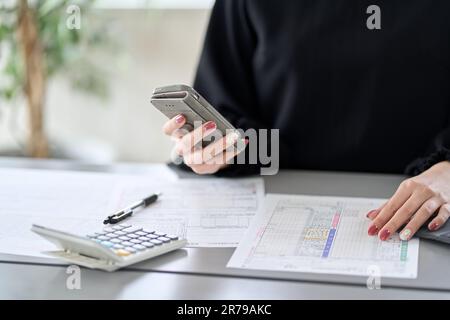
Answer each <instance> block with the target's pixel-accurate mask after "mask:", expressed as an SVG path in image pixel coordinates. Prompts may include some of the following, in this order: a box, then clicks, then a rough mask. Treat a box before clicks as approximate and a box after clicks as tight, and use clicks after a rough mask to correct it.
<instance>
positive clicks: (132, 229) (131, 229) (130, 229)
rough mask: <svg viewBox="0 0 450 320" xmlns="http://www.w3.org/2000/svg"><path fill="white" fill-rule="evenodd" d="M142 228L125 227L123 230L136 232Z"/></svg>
mask: <svg viewBox="0 0 450 320" xmlns="http://www.w3.org/2000/svg"><path fill="white" fill-rule="evenodd" d="M141 230H142V228H141V227H129V228H126V229H123V230H122V231H124V232H126V233H134V232H136V231H141Z"/></svg>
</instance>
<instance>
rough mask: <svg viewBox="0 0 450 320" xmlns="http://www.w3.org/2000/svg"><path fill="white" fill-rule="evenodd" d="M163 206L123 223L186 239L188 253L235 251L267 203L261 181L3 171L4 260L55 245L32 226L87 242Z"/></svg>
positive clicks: (0, 198)
mask: <svg viewBox="0 0 450 320" xmlns="http://www.w3.org/2000/svg"><path fill="white" fill-rule="evenodd" d="M158 191H161V192H162V195H161V196H160V198H159V199H158V201H157V202H156V203H155V204H153V205H151V206H149V207H148V208H145V209H143V210H138V211H136V213H135V214H134V215H133V216H132V217H131V218H129V219H126V220H125V221H124V222H126V223H129V224H133V225H139V226H143V227H147V228H154V229H158V230H161V231H165V232H167V233H177V234H179V235H182V236H186V237H187V239H188V241H189V245H190V246H222V247H227V246H228V247H229V246H236V245H237V243H238V242H239V240H240V239H241V237H242V235H243V234H244V232H245V231H246V229H247V227H248V225H249V223H250V219H251V218H252V217H253V216H254V215H255V214H256V212H257V210H259V206H260V205H261V204H262V199H263V196H264V185H263V181H262V179H236V180H229V179H215V178H211V179H192V180H186V179H180V180H177V181H173V179H171V178H168V179H163V177H162V176H159V177H158V178H157V179H152V177H151V176H145V177H140V176H131V175H117V174H106V173H86V172H72V171H53V170H30V169H23V170H22V169H0V221H1V224H2V227H1V228H0V239H1V241H0V253H9V254H18V255H30V256H43V255H42V254H41V253H40V252H42V251H46V250H54V246H53V245H52V244H51V243H50V242H48V241H46V240H44V239H43V238H41V237H39V236H38V235H36V234H34V233H33V232H31V231H30V228H31V225H32V224H33V223H35V224H40V225H43V226H47V227H52V228H55V229H60V230H63V231H67V232H71V233H74V234H79V235H83V236H84V235H86V234H88V233H91V232H95V231H100V230H101V229H102V228H103V227H104V225H103V223H102V222H103V219H105V218H106V216H108V215H110V214H112V213H113V212H114V211H116V210H118V209H123V208H124V207H126V206H129V205H130V204H132V203H133V202H136V201H138V200H141V199H142V198H143V197H144V196H147V195H149V194H152V193H155V192H158Z"/></svg>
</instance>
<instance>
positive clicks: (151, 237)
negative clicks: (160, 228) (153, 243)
mask: <svg viewBox="0 0 450 320" xmlns="http://www.w3.org/2000/svg"><path fill="white" fill-rule="evenodd" d="M147 238H150V239H156V238H158V236H155V235H154V234H148V235H147Z"/></svg>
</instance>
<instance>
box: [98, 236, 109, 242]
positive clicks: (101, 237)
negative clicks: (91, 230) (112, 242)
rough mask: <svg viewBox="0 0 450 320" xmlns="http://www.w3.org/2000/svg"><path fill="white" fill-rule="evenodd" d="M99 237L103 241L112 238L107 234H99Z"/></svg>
mask: <svg viewBox="0 0 450 320" xmlns="http://www.w3.org/2000/svg"><path fill="white" fill-rule="evenodd" d="M97 239H98V240H102V241H106V240H109V239H111V238H110V237H107V236H98V237H97Z"/></svg>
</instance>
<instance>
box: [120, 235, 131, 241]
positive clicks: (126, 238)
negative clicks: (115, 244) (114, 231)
mask: <svg viewBox="0 0 450 320" xmlns="http://www.w3.org/2000/svg"><path fill="white" fill-rule="evenodd" d="M119 239H120V240H123V241H128V240H130V239H131V238H128V237H127V236H121V237H119Z"/></svg>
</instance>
